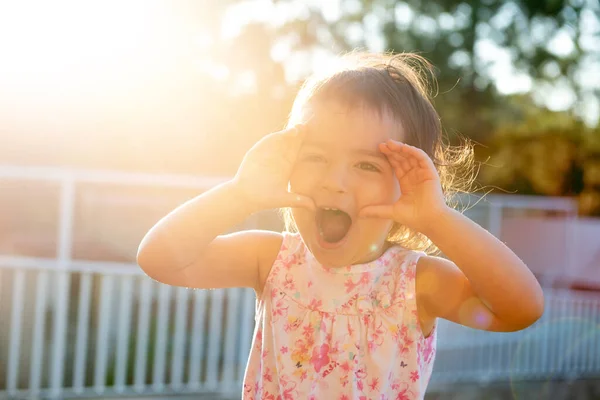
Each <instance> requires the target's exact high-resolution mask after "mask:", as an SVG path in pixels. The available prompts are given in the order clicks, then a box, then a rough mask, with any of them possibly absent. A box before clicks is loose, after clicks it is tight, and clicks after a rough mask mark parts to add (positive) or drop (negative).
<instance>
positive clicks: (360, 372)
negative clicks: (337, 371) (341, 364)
mask: <svg viewBox="0 0 600 400" xmlns="http://www.w3.org/2000/svg"><path fill="white" fill-rule="evenodd" d="M354 375H355V376H356V379H364V378H366V377H367V369H366V368H365V366H364V365H361V366H360V368H358V369H357V370H356V372H355V373H354Z"/></svg>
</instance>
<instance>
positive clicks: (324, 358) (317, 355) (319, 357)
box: [310, 344, 329, 372]
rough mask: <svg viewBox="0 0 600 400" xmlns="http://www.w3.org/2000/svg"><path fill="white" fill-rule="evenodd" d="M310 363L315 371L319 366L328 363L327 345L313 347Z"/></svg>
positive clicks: (318, 369)
mask: <svg viewBox="0 0 600 400" xmlns="http://www.w3.org/2000/svg"><path fill="white" fill-rule="evenodd" d="M310 363H311V364H312V365H313V367H315V371H317V372H319V371H321V368H323V367H324V366H326V365H327V364H329V345H328V344H322V345H321V346H320V347H318V348H317V347H314V348H313V353H312V358H311V359H310Z"/></svg>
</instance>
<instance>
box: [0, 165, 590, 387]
mask: <svg viewBox="0 0 600 400" xmlns="http://www.w3.org/2000/svg"><path fill="white" fill-rule="evenodd" d="M0 179H30V180H36V181H37V180H40V181H52V182H55V183H57V184H59V185H60V188H61V190H60V194H61V195H60V202H59V207H58V210H57V212H58V213H59V219H58V221H59V224H58V227H57V230H58V240H57V249H56V255H57V256H56V257H55V258H41V257H25V256H15V255H0V320H1V321H2V322H3V323H2V324H0V339H2V340H1V341H0V398H13V397H15V398H24V397H25V398H36V397H44V398H67V397H78V396H101V397H109V396H115V395H119V396H123V395H134V394H138V395H149V394H166V395H168V394H171V393H204V392H212V393H215V392H221V393H239V390H240V387H241V379H242V376H243V372H244V369H245V363H246V358H247V356H248V352H249V348H250V340H251V332H252V329H253V323H254V320H253V318H254V315H253V313H254V293H253V292H252V291H251V290H242V289H228V290H212V291H203V290H188V289H183V288H172V287H169V286H166V285H161V284H158V283H156V282H154V281H152V280H151V279H150V278H148V277H146V276H145V275H144V274H143V273H142V272H141V270H140V269H139V268H137V266H136V265H134V264H129V263H115V262H104V261H103V262H100V261H85V260H79V259H77V260H76V259H73V257H72V243H73V215H74V211H73V210H74V209H75V207H76V196H75V194H76V191H77V188H78V185H79V184H81V183H89V182H94V183H99V184H100V183H101V184H121V185H152V186H162V187H193V188H196V187H197V188H203V187H204V188H206V187H210V186H212V185H214V184H215V183H217V182H219V181H220V179H192V178H186V177H172V176H171V177H154V176H150V175H140V174H119V173H109V172H97V171H95V172H82V171H68V170H61V169H44V168H21V167H0ZM515 207H517V208H538V209H543V210H545V209H556V210H562V211H564V212H565V215H567V217H568V218H573V216H574V205H573V204H572V203H571V202H569V201H565V200H556V201H552V200H549V199H533V200H531V199H526V198H522V197H498V196H489V197H488V199H487V201H486V202H482V203H480V204H478V205H477V206H476V207H475V208H474V209H472V210H471V211H470V214H471V215H472V216H473V218H474V219H476V220H478V222H480V223H481V224H482V225H484V226H486V227H487V228H488V229H489V230H490V231H492V232H493V233H496V234H497V233H498V229H499V226H500V223H499V220H500V218H501V213H502V210H503V209H504V208H515ZM557 262H568V260H561V261H557ZM599 328H600V297H598V296H593V295H585V294H580V293H573V292H566V291H552V290H549V289H547V290H546V311H545V314H544V316H543V318H542V319H541V320H540V321H538V322H537V323H536V324H535V325H534V326H532V327H530V328H529V329H527V330H524V331H521V332H516V333H489V332H480V331H475V330H472V329H468V328H464V327H461V326H458V325H455V324H452V323H449V322H445V321H442V322H441V323H440V327H439V344H438V355H437V360H436V365H435V368H434V376H433V378H432V382H431V385H432V386H435V385H437V384H444V383H452V382H457V381H479V382H490V381H498V380H502V381H506V380H509V379H510V380H521V379H547V378H548V377H561V378H568V377H573V376H599V375H600V337H599V335H600V329H599Z"/></svg>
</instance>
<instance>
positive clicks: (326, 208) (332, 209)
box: [323, 207, 339, 211]
mask: <svg viewBox="0 0 600 400" xmlns="http://www.w3.org/2000/svg"><path fill="white" fill-rule="evenodd" d="M323 210H328V211H339V210H338V209H337V208H332V207H323Z"/></svg>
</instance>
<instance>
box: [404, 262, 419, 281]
mask: <svg viewBox="0 0 600 400" xmlns="http://www.w3.org/2000/svg"><path fill="white" fill-rule="evenodd" d="M416 265H417V263H416V262H414V261H413V262H411V263H410V266H409V267H408V268H407V269H406V277H407V278H408V279H409V280H411V281H412V280H414V279H415V276H416V270H417V269H416V268H415V266H416Z"/></svg>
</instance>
